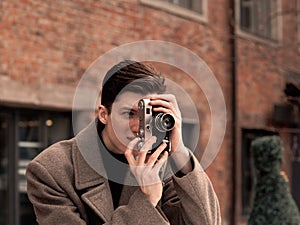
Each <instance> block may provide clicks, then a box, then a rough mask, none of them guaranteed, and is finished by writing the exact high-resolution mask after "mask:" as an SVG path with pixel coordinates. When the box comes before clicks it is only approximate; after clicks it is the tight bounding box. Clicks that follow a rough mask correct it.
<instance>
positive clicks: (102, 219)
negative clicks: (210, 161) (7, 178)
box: [27, 60, 221, 225]
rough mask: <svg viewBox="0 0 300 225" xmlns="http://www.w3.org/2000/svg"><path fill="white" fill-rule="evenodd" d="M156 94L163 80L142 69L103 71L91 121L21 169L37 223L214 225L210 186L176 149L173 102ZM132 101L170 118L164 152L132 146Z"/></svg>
mask: <svg viewBox="0 0 300 225" xmlns="http://www.w3.org/2000/svg"><path fill="white" fill-rule="evenodd" d="M164 92H165V85H164V79H163V78H162V77H160V76H159V75H158V74H157V72H155V70H153V69H152V68H151V67H150V66H147V65H145V64H142V63H139V62H134V61H128V60H126V61H123V62H121V63H119V64H117V65H115V66H114V67H113V68H112V69H110V70H109V71H108V72H107V74H106V76H105V78H104V81H103V87H102V95H101V105H100V106H99V107H98V118H96V120H95V122H92V123H91V124H90V125H89V126H88V127H87V128H86V129H84V130H83V131H81V132H80V133H79V134H78V135H77V136H76V137H75V138H73V139H71V140H67V141H62V142H59V143H57V144H55V145H53V146H51V147H49V148H48V149H46V150H45V151H43V152H42V153H41V154H40V155H39V156H37V157H36V158H35V159H34V160H33V161H32V162H31V163H30V164H29V166H28V168H27V181H28V184H27V189H28V195H29V198H30V200H31V202H32V204H33V206H34V209H35V213H36V216H37V221H38V222H39V224H92V225H94V224H95V225H96V224H118V225H121V224H130V225H136V224H143V225H145V224H146V225H148V224H149V225H152V224H155V225H156V224H173V225H177V224H186V225H192V224H220V223H221V219H220V209H219V204H218V200H217V197H216V195H215V193H214V190H213V187H212V185H211V183H210V181H209V179H208V177H207V176H206V174H205V172H204V171H203V170H202V169H201V166H200V165H199V163H198V161H197V159H196V158H195V157H194V156H193V154H192V153H191V152H190V151H189V150H188V149H187V148H186V147H185V146H184V143H183V140H182V134H181V131H182V129H181V122H182V121H181V114H180V111H179V107H178V105H177V102H176V98H175V97H174V96H173V95H168V94H165V93H164ZM140 99H149V100H150V103H149V105H151V107H153V113H167V114H170V115H172V116H173V118H174V119H175V125H174V128H173V129H172V130H171V132H170V137H169V139H170V142H171V145H170V146H169V147H170V149H169V152H168V151H165V149H166V146H167V144H166V143H164V142H162V143H159V144H158V146H157V147H156V148H155V150H154V151H153V152H152V153H151V154H149V150H153V145H154V144H155V143H156V141H157V137H155V136H152V137H150V138H149V139H147V140H145V141H144V143H143V145H140V146H139V148H138V147H137V145H139V141H140V139H139V138H138V137H137V136H138V135H137V134H138V133H139V124H140V120H139V115H138V101H139V100H140ZM95 127H96V128H97V129H94V128H95ZM128 178H129V179H128ZM130 178H131V180H132V179H133V180H134V182H128V180H130Z"/></svg>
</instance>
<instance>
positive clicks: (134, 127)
mask: <svg viewBox="0 0 300 225" xmlns="http://www.w3.org/2000/svg"><path fill="white" fill-rule="evenodd" d="M129 127H130V130H131V131H132V132H133V133H134V134H136V133H137V132H138V131H139V118H137V117H136V118H131V119H130V120H129Z"/></svg>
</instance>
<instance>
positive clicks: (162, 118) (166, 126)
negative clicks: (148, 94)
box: [137, 99, 175, 154]
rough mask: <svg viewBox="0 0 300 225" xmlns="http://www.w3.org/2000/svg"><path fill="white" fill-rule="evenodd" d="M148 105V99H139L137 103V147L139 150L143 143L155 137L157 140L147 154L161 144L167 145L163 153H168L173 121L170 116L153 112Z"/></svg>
mask: <svg viewBox="0 0 300 225" xmlns="http://www.w3.org/2000/svg"><path fill="white" fill-rule="evenodd" d="M149 103H150V99H141V100H140V101H139V102H138V117H139V129H138V134H137V136H138V138H139V142H138V144H137V147H138V149H139V150H140V149H141V148H142V146H143V145H144V143H145V141H147V140H148V139H149V138H150V137H152V136H156V137H157V140H156V142H155V143H154V144H153V146H152V149H150V150H149V152H148V153H150V154H151V153H153V152H154V151H155V150H156V149H157V147H158V146H159V145H160V144H161V143H162V142H165V143H166V144H167V147H166V148H165V151H168V152H169V151H170V148H171V142H170V131H171V130H172V129H173V128H174V125H175V119H174V117H173V116H172V115H171V114H166V113H161V112H154V111H153V107H152V106H151V105H150V104H149Z"/></svg>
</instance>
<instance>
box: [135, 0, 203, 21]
mask: <svg viewBox="0 0 300 225" xmlns="http://www.w3.org/2000/svg"><path fill="white" fill-rule="evenodd" d="M140 3H141V4H142V5H145V6H149V7H153V8H156V9H159V10H163V11H165V12H168V13H170V14H173V15H176V16H179V17H182V18H186V19H190V20H194V21H196V22H203V23H207V21H208V16H207V11H208V10H207V3H208V1H207V0H202V13H200V12H196V11H194V10H191V9H188V8H184V7H182V6H179V5H176V4H174V3H170V2H165V1H161V0H140Z"/></svg>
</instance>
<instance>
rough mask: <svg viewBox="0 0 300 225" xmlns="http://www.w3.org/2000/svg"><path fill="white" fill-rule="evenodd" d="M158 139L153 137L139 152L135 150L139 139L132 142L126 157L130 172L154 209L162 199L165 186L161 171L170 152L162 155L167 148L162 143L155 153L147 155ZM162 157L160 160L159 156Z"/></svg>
mask: <svg viewBox="0 0 300 225" xmlns="http://www.w3.org/2000/svg"><path fill="white" fill-rule="evenodd" d="M155 141H156V137H154V136H153V137H151V138H150V139H149V140H148V141H147V142H146V143H145V144H144V145H143V147H142V148H141V149H140V150H139V151H136V150H134V147H135V145H136V144H137V142H138V138H135V139H134V140H132V141H131V142H130V143H129V144H128V146H127V149H126V151H125V157H126V159H127V161H128V164H129V166H130V170H131V172H132V173H133V175H134V176H135V178H136V180H137V182H138V184H139V186H140V188H141V190H142V192H143V193H144V194H145V195H146V196H147V198H148V199H149V201H150V202H151V203H152V205H153V206H154V207H156V205H157V203H158V202H159V200H160V199H161V196H162V191H163V185H162V181H161V179H160V177H159V171H160V169H161V167H162V166H163V164H164V163H165V162H166V160H167V158H168V152H166V151H165V152H164V153H163V154H162V155H161V153H162V152H163V150H164V149H165V148H166V144H165V143H162V144H161V145H160V146H159V147H158V148H157V149H156V151H155V152H154V153H152V154H151V155H149V154H147V153H148V151H149V150H151V148H152V145H153V144H154V143H155ZM160 155H161V157H160V158H159V156H160Z"/></svg>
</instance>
